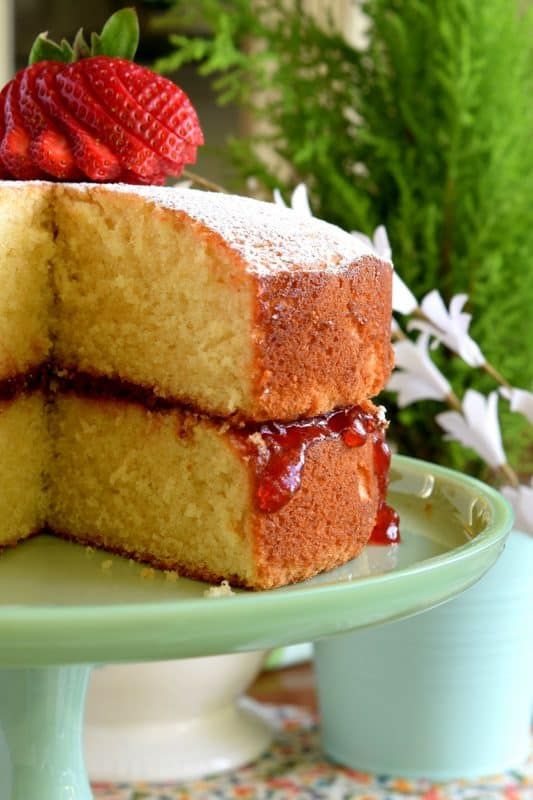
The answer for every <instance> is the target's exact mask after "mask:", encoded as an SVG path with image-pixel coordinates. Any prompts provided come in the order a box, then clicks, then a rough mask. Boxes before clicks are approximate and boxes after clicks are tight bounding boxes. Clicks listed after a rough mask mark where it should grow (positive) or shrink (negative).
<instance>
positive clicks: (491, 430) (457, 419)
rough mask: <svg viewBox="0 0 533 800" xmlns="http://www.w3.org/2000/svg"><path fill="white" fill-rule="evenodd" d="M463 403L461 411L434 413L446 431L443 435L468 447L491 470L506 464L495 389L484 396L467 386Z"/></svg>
mask: <svg viewBox="0 0 533 800" xmlns="http://www.w3.org/2000/svg"><path fill="white" fill-rule="evenodd" d="M462 405H463V413H462V414H460V413H459V412H458V411H443V412H442V413H441V414H437V417H436V420H437V422H438V423H439V425H440V426H441V428H443V429H444V430H445V431H446V434H447V435H446V436H445V438H446V439H451V440H452V441H457V442H460V443H461V444H463V445H465V447H471V448H472V450H475V452H476V453H477V454H478V455H479V456H481V458H482V459H483V461H485V462H486V463H487V464H488V465H489V466H491V467H493V468H494V469H497V468H498V467H500V466H501V465H502V464H505V462H506V458H505V453H504V450H503V445H502V435H501V431H500V422H499V419H498V392H496V391H495V392H491V393H490V394H489V396H488V397H485V395H483V394H480V392H477V391H476V390H475V389H468V390H467V391H466V392H465V396H464V398H463V403H462Z"/></svg>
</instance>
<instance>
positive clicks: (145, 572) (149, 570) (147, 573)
mask: <svg viewBox="0 0 533 800" xmlns="http://www.w3.org/2000/svg"><path fill="white" fill-rule="evenodd" d="M154 575H155V569H154V568H153V567H143V569H142V570H141V578H143V579H144V578H146V579H148V580H152V579H153V577H154Z"/></svg>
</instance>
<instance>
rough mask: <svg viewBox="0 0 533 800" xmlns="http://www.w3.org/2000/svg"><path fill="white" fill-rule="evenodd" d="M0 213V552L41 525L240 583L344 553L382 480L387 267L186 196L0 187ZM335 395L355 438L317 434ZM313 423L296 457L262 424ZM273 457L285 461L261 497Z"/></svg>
mask: <svg viewBox="0 0 533 800" xmlns="http://www.w3.org/2000/svg"><path fill="white" fill-rule="evenodd" d="M0 210H1V211H2V213H1V215H0V248H1V249H0V279H1V281H2V284H1V285H2V289H1V290H0V331H1V332H2V335H1V337H0V409H1V414H0V445H1V448H2V449H1V451H0V452H2V456H3V455H4V453H9V454H10V458H9V459H7V460H5V464H3V466H2V468H4V469H5V470H6V471H7V470H9V480H6V481H2V482H1V483H0V510H1V512H2V513H1V514H0V544H1V543H4V544H5V543H14V542H15V541H18V540H19V539H21V538H24V537H25V536H28V535H30V534H32V533H35V532H36V531H37V530H39V529H40V528H42V527H48V528H49V529H51V530H54V531H56V532H57V533H58V534H60V535H63V536H66V537H71V538H76V539H78V540H80V541H85V542H92V543H95V544H100V545H102V546H104V547H107V548H108V549H111V550H116V551H118V552H122V553H128V554H131V555H133V556H135V557H137V558H141V559H145V560H148V561H150V562H151V563H155V564H158V565H162V566H165V567H168V568H173V569H178V570H180V571H182V572H184V573H186V574H190V575H193V576H197V577H201V578H210V579H211V578H213V579H215V578H216V579H218V578H231V579H232V580H233V581H234V582H235V583H238V584H241V585H245V586H250V587H255V588H263V587H270V586H274V585H280V584H282V583H286V582H288V581H291V580H298V579H300V578H303V577H307V576H309V575H312V574H314V573H316V572H318V571H320V570H323V569H326V568H329V567H331V566H333V565H335V564H338V563H342V562H343V561H345V560H346V559H347V558H350V557H352V556H354V555H355V554H356V553H357V552H358V550H359V549H360V548H361V547H362V546H363V545H364V543H365V541H366V540H367V539H368V537H369V535H370V533H371V530H372V527H373V523H374V521H375V519H376V515H377V512H378V508H379V505H380V503H381V502H382V501H383V494H384V490H383V487H384V484H383V475H382V472H383V470H381V473H380V470H379V469H377V467H376V464H377V463H378V462H377V461H376V452H379V449H380V447H381V444H382V440H383V435H382V434H383V425H382V423H380V422H379V420H378V418H377V417H376V414H375V410H372V409H371V408H370V406H368V402H367V398H368V397H371V396H372V395H374V394H376V392H378V391H379V390H380V389H381V388H382V387H383V385H384V383H385V382H386V380H387V377H388V375H389V372H390V369H391V348H390V335H389V334H390V313H391V312H390V292H391V266H390V264H388V263H387V262H383V261H380V260H379V259H377V258H375V257H374V256H373V255H372V253H370V252H369V251H367V250H365V249H364V248H363V247H361V246H360V245H359V244H357V243H356V242H355V241H354V239H353V238H352V237H350V236H349V235H348V234H344V233H343V232H342V231H339V230H338V229H336V228H334V227H333V226H330V225H327V224H326V223H321V222H318V221H316V220H312V221H310V220H305V219H302V218H300V217H298V216H297V215H295V214H294V213H293V212H290V211H286V210H280V209H277V208H276V207H274V206H272V205H271V204H265V203H259V202H257V201H252V200H248V199H245V198H234V197H229V196H220V195H213V194H210V193H204V192H194V191H191V190H185V191H183V190H176V189H170V188H168V189H159V190H153V189H152V188H151V187H150V188H138V187H131V186H94V185H90V186H88V185H87V186H84V185H57V184H48V183H17V182H0ZM4 286H5V287H6V289H5V290H4V288H3V287H4ZM43 387H44V388H45V389H46V402H45V400H44V399H43ZM354 404H357V405H360V406H361V407H363V408H364V409H366V410H365V411H364V414H363V416H364V418H365V420H366V423H365V424H366V425H367V427H368V430H367V431H366V434H365V437H363V438H362V439H361V440H360V441H359V439H357V436H355V439H357V443H356V444H357V446H353V441H352V444H350V445H348V444H347V441H348V440H349V439H350V432H349V428H350V425H348V427H347V428H346V430H345V429H343V430H340V431H339V430H335V431H332V430H329V428H328V425H329V422H328V420H329V416H328V414H329V413H330V412H331V410H332V409H336V408H345V407H351V406H353V405H354ZM361 404H362V405H361ZM369 409H370V410H369ZM320 415H326V416H322V417H320ZM315 416H316V417H317V420H318V422H317V421H316V420H315V422H313V420H311V423H310V424H311V428H312V429H313V430H315V432H316V430H318V435H317V436H314V438H313V436H312V437H311V439H310V440H309V441H308V442H303V443H302V442H301V441H300V442H299V444H298V446H297V447H296V449H295V446H293V444H294V442H293V440H294V436H296V437H297V438H298V436H300V434H296V433H295V431H296V430H297V429H299V428H298V425H300V423H298V424H297V425H296V427H294V429H293V428H290V425H289V429H288V430H289V433H288V434H287V436H288V438H287V440H286V441H285V440H283V442H282V444H280V441H281V440H280V439H279V431H278V433H276V434H275V435H274V434H272V431H270V429H268V430H267V433H266V434H265V436H266V440H265V438H264V437H263V433H262V432H261V428H260V426H261V424H262V423H264V424H266V425H267V426H268V425H272V424H273V425H274V426H276V425H279V424H281V421H291V420H297V419H300V420H301V419H302V418H304V420H305V419H309V418H311V417H315ZM24 419H27V421H28V422H27V424H26V425H25V424H24ZM269 420H277V421H278V422H276V423H271V422H269ZM335 420H337V422H338V418H337V417H335ZM369 420H370V422H369ZM337 422H336V423H335V424H337ZM290 424H292V423H290ZM305 424H306V425H307V423H305ZM350 424H351V423H350ZM354 424H355V423H354ZM317 426H318V427H317ZM324 426H325V427H324ZM326 428H327V431H328V432H327V435H326V434H325V433H324V431H325V430H326ZM356 428H357V425H356ZM274 430H275V431H276V430H278V429H277V428H274ZM269 431H270V432H269ZM352 434H353V431H352ZM354 435H355V434H353V435H352V436H351V439H352V440H353V438H354ZM276 436H277V437H278V439H276ZM291 437H292V438H291ZM282 438H283V437H282ZM265 441H268V442H270V445H271V447H270V451H269V452H270V456H269V457H268V458H267V457H266V456H265V452H267V451H268V450H269V448H266V449H265V444H264V443H265ZM294 441H295V440H294ZM291 442H293V444H291ZM304 451H305V452H304ZM28 454H29V455H28ZM372 454H373V455H372ZM271 456H272V457H271ZM304 456H305V458H304ZM295 458H296V461H294V460H295ZM265 459H266V461H265ZM284 459H285V461H284ZM381 460H382V459H381ZM378 461H380V459H379V458H378ZM267 462H268V463H267ZM278 462H279V463H281V462H283V463H285V462H286V463H285V467H287V466H288V467H290V468H291V469H292V468H293V467H295V464H296V467H295V469H296V472H298V470H299V472H298V475H297V480H296V483H295V482H294V481H295V474H296V473H294V469H293V471H292V472H290V470H289V472H288V473H287V474H284V473H283V470H281V472H280V474H279V475H278V476H277V479H276V480H278V485H277V490H279V488H280V486H281V489H282V490H283V491H284V486H285V484H284V481H285V483H286V484H287V485H289V484H290V491H288V492H286V493H285V494H286V497H285V498H284V500H283V503H282V504H281V505H279V503H278V505H277V506H276V503H274V506H276V507H267V505H268V504H267V505H265V503H264V502H263V504H261V503H262V501H258V497H259V494H260V491H261V490H262V489H264V486H265V475H267V477H268V469H269V468H270V467H271V466H272V464H278ZM289 462H290V463H289ZM293 462H294V463H293ZM265 464H266V466H265ZM269 464H270V467H269V466H268V465H269ZM278 466H279V464H278ZM2 468H0V469H2ZM265 470H266V471H265ZM278 471H279V470H278ZM271 477H272V476H271ZM280 481H281V483H280ZM291 481H292V483H291ZM287 482H288V483H287ZM267 483H268V481H267ZM271 483H272V482H271ZM274 483H275V481H274ZM17 487H19V488H18V489H17ZM271 488H272V487H271ZM285 488H286V486H285ZM277 490H276V491H277ZM282 493H283V492H282ZM14 498H15V499H14ZM17 498H19V499H18V500H17ZM278 500H279V498H278ZM271 505H272V504H271Z"/></svg>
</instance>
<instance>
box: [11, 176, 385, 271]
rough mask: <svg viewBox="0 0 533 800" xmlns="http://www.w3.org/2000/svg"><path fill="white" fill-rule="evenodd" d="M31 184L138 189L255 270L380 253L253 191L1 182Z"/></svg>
mask: <svg viewBox="0 0 533 800" xmlns="http://www.w3.org/2000/svg"><path fill="white" fill-rule="evenodd" d="M29 184H30V185H34V186H39V185H43V186H45V185H46V186H48V187H53V186H68V187H69V189H76V190H78V191H80V192H87V191H91V190H94V189H95V188H96V187H97V188H98V191H112V192H122V193H124V194H135V195H139V196H141V197H144V198H145V199H146V200H147V201H149V202H152V203H155V204H156V205H158V206H160V207H162V208H168V209H171V210H175V211H182V212H184V213H185V214H187V215H188V216H190V217H191V218H192V219H193V220H195V221H197V222H199V223H200V224H202V225H204V226H206V227H207V228H208V229H210V230H211V231H214V232H215V233H218V234H219V235H220V236H222V237H223V238H224V240H225V242H226V244H227V245H228V246H229V247H230V248H231V249H232V250H233V251H234V252H236V253H238V254H239V255H240V256H241V257H242V258H243V259H244V261H245V262H246V267H247V269H248V270H249V271H251V272H256V273H272V272H276V271H281V270H295V269H298V270H307V271H318V270H325V271H327V272H342V271H343V270H345V269H346V268H347V267H349V266H350V265H351V264H353V263H354V262H356V261H358V260H359V259H361V258H363V257H365V256H372V257H373V258H374V259H375V258H376V256H375V253H374V251H373V249H372V247H370V246H368V245H366V244H365V243H364V242H363V241H358V240H357V239H356V238H355V237H353V236H352V235H351V234H349V233H347V232H346V231H343V230H341V229H340V228H337V227H336V226H335V225H331V224H330V223H328V222H324V221H323V220H319V219H316V218H307V217H303V216H301V215H299V214H297V213H296V212H294V211H292V210H291V209H288V208H282V207H280V206H278V205H276V204H275V203H265V202H263V201H261V200H253V199H252V198H249V197H240V196H239V195H230V194H223V193H217V192H204V191H198V190H196V189H188V188H181V187H180V188H178V187H172V186H134V185H131V184H121V183H102V184H96V183H70V184H65V183H63V184H55V183H51V182H48V181H0V187H1V186H9V187H11V188H24V186H28V185H29Z"/></svg>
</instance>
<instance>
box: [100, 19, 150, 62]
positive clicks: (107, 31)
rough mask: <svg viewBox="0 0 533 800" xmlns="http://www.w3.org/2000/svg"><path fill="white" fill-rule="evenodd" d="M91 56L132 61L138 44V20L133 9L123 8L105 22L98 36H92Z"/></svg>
mask: <svg viewBox="0 0 533 800" xmlns="http://www.w3.org/2000/svg"><path fill="white" fill-rule="evenodd" d="M91 44H92V45H93V48H96V50H97V52H94V49H93V55H106V56H116V57H118V58H127V59H129V60H130V61H132V60H133V58H134V56H135V53H136V52H137V47H138V44H139V19H138V17H137V12H136V11H135V9H134V8H123V9H121V10H120V11H117V12H116V13H115V14H113V15H112V16H111V17H109V19H108V20H107V22H106V24H105V25H104V27H103V28H102V32H101V33H100V35H99V36H98V35H97V34H93V36H92V37H91Z"/></svg>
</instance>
